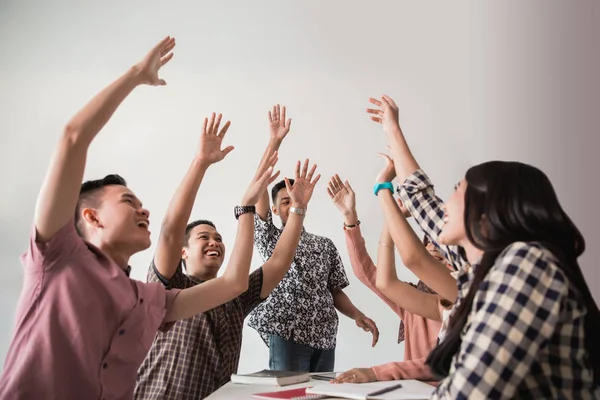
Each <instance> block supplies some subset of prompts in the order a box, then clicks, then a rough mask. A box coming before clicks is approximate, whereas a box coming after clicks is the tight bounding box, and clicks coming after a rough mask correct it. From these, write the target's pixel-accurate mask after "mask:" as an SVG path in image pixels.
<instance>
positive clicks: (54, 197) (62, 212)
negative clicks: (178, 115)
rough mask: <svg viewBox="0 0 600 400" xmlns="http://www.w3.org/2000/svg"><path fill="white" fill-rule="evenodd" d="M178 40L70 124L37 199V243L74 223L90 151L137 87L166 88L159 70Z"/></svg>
mask: <svg viewBox="0 0 600 400" xmlns="http://www.w3.org/2000/svg"><path fill="white" fill-rule="evenodd" d="M174 47H175V39H173V38H171V37H166V38H165V39H163V40H162V41H161V42H160V43H158V44H157V45H156V46H155V47H154V48H153V49H152V50H151V51H150V52H149V53H148V54H147V55H146V57H144V59H143V60H142V61H140V62H139V63H138V64H136V65H134V66H133V67H131V68H130V69H129V70H127V72H125V74H123V75H122V76H121V77H120V78H118V79H117V80H116V81H114V82H113V83H111V84H110V85H109V86H108V87H107V88H105V89H104V90H103V91H101V92H100V93H98V94H97V95H96V96H95V97H94V98H93V99H92V100H90V102H89V103H87V104H86V105H85V107H83V108H82V109H81V110H80V111H79V112H78V113H77V114H75V116H74V117H73V118H71V120H70V121H69V123H68V124H67V126H66V127H65V129H64V132H63V134H62V136H61V138H60V140H59V143H58V146H57V147H56V150H55V152H54V155H53V157H52V161H51V162H50V167H49V169H48V172H47V173H46V177H45V179H44V183H43V185H42V188H41V190H40V193H39V195H38V199H37V204H36V211H35V217H34V223H35V227H36V231H37V240H38V241H40V242H48V241H50V239H52V237H53V236H54V234H55V233H56V232H58V230H59V229H60V228H62V227H63V226H64V225H65V224H66V223H67V222H68V221H71V220H72V219H73V215H74V213H75V208H76V206H77V199H78V198H79V190H80V188H81V181H82V180H83V172H84V169H85V163H86V157H87V151H88V148H89V146H90V144H91V142H92V140H94V138H95V137H96V134H98V132H100V130H101V129H102V127H103V126H104V125H105V124H106V123H107V122H108V120H109V119H110V117H111V116H112V115H113V113H114V112H115V110H116V109H117V107H119V105H120V104H121V103H122V102H123V100H125V98H126V97H127V96H128V95H129V93H131V91H132V90H133V89H134V88H135V87H136V86H138V85H141V84H149V85H153V86H156V85H165V84H166V83H165V81H164V80H162V79H159V77H158V70H159V69H160V68H161V67H162V66H163V65H165V64H166V63H167V62H169V60H171V58H172V57H173V53H171V51H172V50H173V48H174Z"/></svg>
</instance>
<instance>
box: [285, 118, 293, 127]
mask: <svg viewBox="0 0 600 400" xmlns="http://www.w3.org/2000/svg"><path fill="white" fill-rule="evenodd" d="M291 127H292V119H291V118H288V120H287V121H286V123H285V129H287V130H289V129H290V128H291Z"/></svg>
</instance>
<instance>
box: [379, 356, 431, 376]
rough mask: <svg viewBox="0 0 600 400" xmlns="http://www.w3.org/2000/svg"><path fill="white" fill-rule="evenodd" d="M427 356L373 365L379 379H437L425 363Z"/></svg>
mask: <svg viewBox="0 0 600 400" xmlns="http://www.w3.org/2000/svg"><path fill="white" fill-rule="evenodd" d="M426 359H427V358H417V359H414V360H407V361H402V362H390V363H387V364H383V365H378V366H375V367H373V372H375V376H376V377H377V380H378V381H395V380H402V379H417V380H420V381H435V378H434V377H433V374H432V373H431V370H430V369H429V367H428V366H427V365H426V364H425V360H426Z"/></svg>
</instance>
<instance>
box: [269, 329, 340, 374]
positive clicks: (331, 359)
mask: <svg viewBox="0 0 600 400" xmlns="http://www.w3.org/2000/svg"><path fill="white" fill-rule="evenodd" d="M334 364H335V349H331V350H320V349H314V348H312V347H309V346H305V345H303V344H300V343H295V342H292V341H290V340H285V339H283V338H282V337H279V336H277V335H271V337H270V338H269V369H271V370H273V371H299V372H333V367H334Z"/></svg>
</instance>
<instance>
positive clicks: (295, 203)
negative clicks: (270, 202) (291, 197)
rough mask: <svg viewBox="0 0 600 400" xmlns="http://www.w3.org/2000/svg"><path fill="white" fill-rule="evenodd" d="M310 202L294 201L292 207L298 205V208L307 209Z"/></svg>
mask: <svg viewBox="0 0 600 400" xmlns="http://www.w3.org/2000/svg"><path fill="white" fill-rule="evenodd" d="M307 206H308V204H305V203H301V202H295V201H294V202H292V207H296V208H301V209H303V210H306V208H307Z"/></svg>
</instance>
